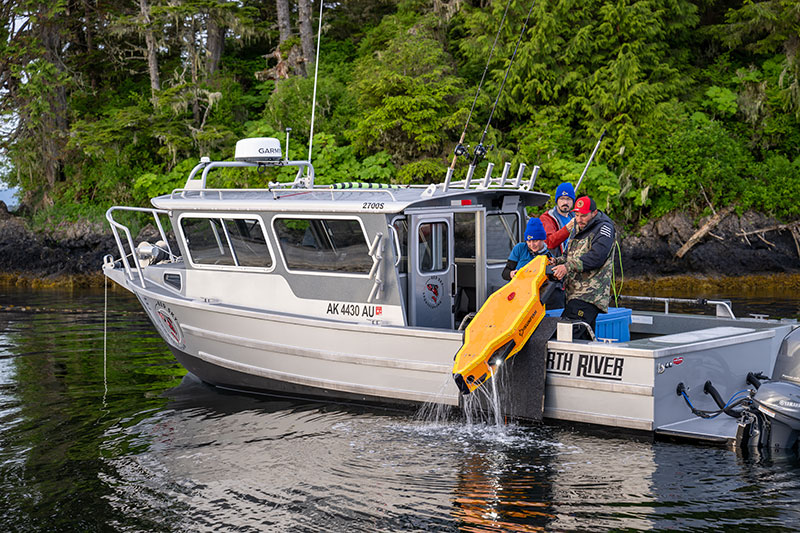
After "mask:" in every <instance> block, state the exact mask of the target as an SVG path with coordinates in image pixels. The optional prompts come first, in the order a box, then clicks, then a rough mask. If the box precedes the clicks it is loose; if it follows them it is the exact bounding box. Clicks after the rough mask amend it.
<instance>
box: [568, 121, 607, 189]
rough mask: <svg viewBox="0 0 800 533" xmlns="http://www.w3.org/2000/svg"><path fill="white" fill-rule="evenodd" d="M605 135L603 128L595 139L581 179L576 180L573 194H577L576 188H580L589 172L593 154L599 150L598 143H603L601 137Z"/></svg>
mask: <svg viewBox="0 0 800 533" xmlns="http://www.w3.org/2000/svg"><path fill="white" fill-rule="evenodd" d="M605 134H606V129H605V128H603V132H602V133H601V134H600V138H599V139H597V144H595V145H594V150H592V155H590V156H589V160H588V161H587V162H586V166H585V167H584V168H583V173H582V174H581V177H580V178H578V183H577V184H576V185H575V194H578V187H580V186H581V182H582V181H583V177H584V176H585V175H586V171H587V170H589V165H591V164H592V159H594V154H596V153H597V149H598V148H600V143H601V142H603V137H604V136H605Z"/></svg>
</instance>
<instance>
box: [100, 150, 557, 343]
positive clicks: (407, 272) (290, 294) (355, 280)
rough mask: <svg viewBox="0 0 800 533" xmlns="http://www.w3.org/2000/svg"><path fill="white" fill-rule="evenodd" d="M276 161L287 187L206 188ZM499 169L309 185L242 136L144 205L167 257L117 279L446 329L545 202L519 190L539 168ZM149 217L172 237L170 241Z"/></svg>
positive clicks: (481, 297) (314, 313) (472, 303)
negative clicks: (403, 181)
mask: <svg viewBox="0 0 800 533" xmlns="http://www.w3.org/2000/svg"><path fill="white" fill-rule="evenodd" d="M287 166H291V167H296V168H297V169H298V172H297V176H296V178H295V180H294V181H292V182H289V183H275V182H269V183H268V185H267V187H266V188H264V189H246V190H232V189H209V188H207V186H206V185H207V180H208V176H209V173H210V172H211V171H212V170H214V169H218V168H231V167H253V168H254V169H255V170H259V171H261V170H265V169H268V168H280V167H287ZM510 167H511V165H510V164H506V166H505V169H504V171H503V173H502V176H501V177H499V178H492V177H491V173H492V165H490V166H489V169H488V171H487V173H486V177H484V179H480V180H478V179H471V178H470V177H468V178H467V179H465V180H463V181H460V182H445V183H440V184H431V185H422V186H414V185H410V186H389V185H384V184H364V183H345V184H336V185H318V184H315V183H314V170H313V167H312V166H311V165H310V164H309V163H308V162H306V161H289V160H287V159H283V158H282V157H281V150H280V144H279V143H278V142H277V140H276V139H245V140H243V141H240V142H239V143H237V148H236V157H235V161H224V162H212V161H210V160H208V159H207V158H204V159H202V160H201V162H200V163H199V164H198V165H197V166H196V167H195V168H194V170H193V171H192V173H191V174H190V176H189V179H188V180H187V182H186V185H185V187H184V188H182V189H178V190H175V191H173V192H171V193H170V194H167V195H164V196H160V197H157V198H153V199H152V204H153V206H154V207H155V209H152V210H150V211H151V212H152V213H153V215H154V216H155V218H156V223H157V226H158V228H159V229H160V230H161V231H162V236H161V237H162V241H164V245H166V246H164V245H162V246H161V248H162V249H163V250H164V252H163V253H162V256H163V257H165V258H166V257H168V256H172V260H171V261H170V262H164V263H162V264H154V263H158V261H154V260H152V249H150V248H146V250H145V255H144V256H142V254H141V250H140V254H139V255H140V256H141V257H144V258H145V259H148V253H149V254H150V259H148V260H149V262H150V263H151V264H152V266H150V267H148V268H147V269H144V270H143V269H141V268H140V266H139V265H138V261H137V262H136V263H137V264H136V265H134V267H135V268H131V267H128V271H129V275H130V276H131V279H133V277H136V276H139V277H143V276H146V277H147V278H149V279H150V281H153V282H155V283H158V284H160V285H163V286H164V287H166V288H168V289H169V290H171V291H174V292H176V293H179V294H180V295H181V296H183V297H187V298H199V299H204V300H207V301H220V302H224V303H226V304H228V305H234V306H241V307H249V308H256V309H265V310H280V311H281V312H289V313H293V314H297V315H301V316H306V317H317V318H329V319H334V320H345V321H352V322H364V323H372V324H385V325H395V326H414V327H425V328H444V329H456V328H458V327H459V325H460V323H461V321H462V320H463V318H464V317H465V316H466V315H467V314H469V313H471V312H475V311H476V310H478V309H479V308H480V306H481V305H482V304H483V302H484V301H485V300H486V298H487V296H488V295H489V294H491V293H492V292H493V291H495V290H496V289H498V288H499V287H501V286H502V285H503V284H504V283H505V281H504V280H502V278H501V273H502V271H503V268H504V267H505V264H506V260H507V259H508V256H509V253H510V251H511V248H512V247H513V246H514V245H515V244H516V243H518V242H519V241H520V239H521V238H522V234H523V231H524V227H525V220H526V218H525V207H528V206H534V207H539V206H542V205H543V204H544V203H545V202H546V201H547V199H548V195H546V194H543V193H539V192H532V191H531V190H530V189H531V187H532V186H533V184H534V181H535V179H536V175H537V173H538V167H534V168H533V170H532V172H531V174H530V177H529V178H528V179H527V181H523V174H524V173H525V165H524V164H523V165H520V166H519V169H518V171H517V173H516V176H515V177H514V178H510V177H509V173H510ZM114 209H131V208H124V207H119V208H112V211H110V212H109V217H110V218H109V220H110V221H111V222H112V227H115V226H114V222H113V210H114ZM162 218H168V219H169V223H170V224H171V227H172V228H173V230H174V236H175V241H173V243H172V244H169V243H168V239H167V238H166V235H167V234H166V233H164V232H163V228H164V227H165V225H164V222H162V221H161V219H162ZM116 227H120V226H116ZM115 234H116V231H115ZM117 239H118V241H119V236H118V235H117ZM128 240H130V236H128ZM129 247H130V248H131V249H132V248H133V242H132V241H131V242H130V245H129ZM176 256H180V257H182V259H183V261H182V262H175V259H176V258H177V257H176ZM221 273H224V275H220V274H221Z"/></svg>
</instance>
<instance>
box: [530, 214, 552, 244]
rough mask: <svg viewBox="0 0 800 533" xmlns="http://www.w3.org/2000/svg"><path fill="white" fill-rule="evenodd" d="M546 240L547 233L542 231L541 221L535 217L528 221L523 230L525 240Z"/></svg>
mask: <svg viewBox="0 0 800 533" xmlns="http://www.w3.org/2000/svg"><path fill="white" fill-rule="evenodd" d="M545 239H547V232H546V231H544V226H542V221H541V220H539V219H538V218H537V217H532V218H531V219H529V220H528V226H527V227H526V228H525V240H526V241H530V240H535V241H543V240H545Z"/></svg>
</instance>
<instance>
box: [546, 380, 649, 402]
mask: <svg viewBox="0 0 800 533" xmlns="http://www.w3.org/2000/svg"><path fill="white" fill-rule="evenodd" d="M546 383H547V385H548V386H552V387H570V388H573V389H590V390H597V391H604V392H616V393H621V394H636V395H639V396H647V397H648V398H652V397H653V387H651V386H649V385H635V384H632V383H609V382H606V381H601V380H599V379H587V378H568V377H565V376H551V375H548V376H547V380H546Z"/></svg>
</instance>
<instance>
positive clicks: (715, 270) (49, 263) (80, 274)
mask: <svg viewBox="0 0 800 533" xmlns="http://www.w3.org/2000/svg"><path fill="white" fill-rule="evenodd" d="M708 221H709V218H708V217H706V218H703V219H700V220H697V221H693V220H692V219H691V218H689V217H688V216H686V215H684V214H681V213H673V214H670V215H667V216H665V217H663V218H661V219H659V220H657V221H652V222H649V223H648V224H646V225H645V226H643V227H641V228H637V229H636V230H634V231H620V232H619V235H620V238H619V250H620V251H621V257H622V269H621V272H622V274H623V279H624V280H625V283H626V284H627V286H628V288H631V289H635V288H636V287H638V286H645V285H653V284H659V285H662V284H668V285H674V286H676V287H682V286H686V284H687V283H688V284H689V285H698V284H700V285H702V286H709V287H710V286H715V285H719V284H723V285H725V284H730V283H732V282H731V281H729V280H730V278H738V277H742V276H747V277H749V278H750V281H749V283H751V284H752V283H756V284H768V285H769V286H773V285H775V284H780V283H783V284H789V286H791V287H793V288H794V287H797V286H798V283H800V231H798V228H800V225H798V226H795V225H793V224H780V223H779V222H778V221H776V220H774V219H772V218H770V217H767V216H765V215H762V214H760V213H755V212H746V213H743V214H742V215H741V216H738V215H736V214H735V213H731V214H728V215H727V216H724V217H721V220H720V221H719V222H718V223H717V224H716V225H714V227H713V228H711V229H710V231H708V232H707V234H705V235H704V236H703V237H702V238H701V239H699V240H697V243H696V244H694V245H693V246H692V247H691V248H690V249H689V250H688V251H687V252H686V253H685V255H683V256H682V257H678V256H677V255H676V254H677V252H678V251H679V250H680V249H681V247H682V246H684V245H685V244H686V243H687V242H688V241H690V240H691V239H692V238H693V236H694V235H695V234H696V233H697V232H698V229H700V228H703V227H704V226H705V225H707V223H708ZM762 230H763V231H762ZM151 234H152V228H147V227H146V228H144V229H143V230H142V232H141V235H140V237H137V241H136V242H137V243H138V242H139V240H140V238H141V237H145V236H146V237H152V235H151ZM151 240H152V239H151ZM107 254H112V255H114V256H115V257H116V256H117V255H118V251H117V246H116V243H115V242H114V237H113V235H112V234H111V230H110V229H109V228H108V226H107V225H102V224H96V223H94V224H93V223H89V222H85V221H84V222H78V223H62V224H59V225H58V226H57V227H54V228H51V229H50V230H48V231H46V232H36V233H35V232H33V231H31V230H30V229H28V228H27V226H26V224H25V222H24V220H23V219H22V218H20V217H17V216H14V215H13V214H10V213H8V211H7V210H6V209H5V204H3V203H2V202H0V283H6V284H8V283H10V284H14V285H23V286H33V287H42V286H102V285H103V276H102V275H101V273H100V269H101V265H102V261H103V257H104V256H105V255H107ZM617 271H618V272H619V271H620V270H619V269H618V270H617Z"/></svg>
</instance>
